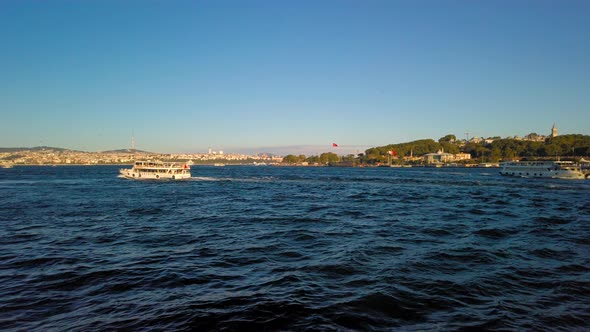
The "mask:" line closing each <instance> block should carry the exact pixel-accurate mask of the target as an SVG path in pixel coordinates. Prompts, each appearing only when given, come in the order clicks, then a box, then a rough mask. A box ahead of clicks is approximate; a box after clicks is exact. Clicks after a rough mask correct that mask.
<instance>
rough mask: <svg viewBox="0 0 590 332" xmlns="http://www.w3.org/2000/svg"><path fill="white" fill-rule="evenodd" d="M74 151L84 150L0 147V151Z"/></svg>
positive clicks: (47, 147)
mask: <svg viewBox="0 0 590 332" xmlns="http://www.w3.org/2000/svg"><path fill="white" fill-rule="evenodd" d="M48 150H51V151H60V152H63V151H72V152H83V151H78V150H70V149H63V148H56V147H52V146H35V147H32V148H25V147H21V148H0V152H18V151H48Z"/></svg>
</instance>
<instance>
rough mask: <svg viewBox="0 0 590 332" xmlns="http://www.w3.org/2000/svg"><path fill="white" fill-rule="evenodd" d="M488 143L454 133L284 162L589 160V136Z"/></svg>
mask: <svg viewBox="0 0 590 332" xmlns="http://www.w3.org/2000/svg"><path fill="white" fill-rule="evenodd" d="M535 136H536V134H534V133H532V134H529V135H527V136H525V137H526V138H527V139H531V138H534V137H535ZM488 141H492V142H490V143H487V142H486V141H485V140H484V141H481V142H479V143H475V142H465V141H458V140H457V139H456V136H455V135H453V134H449V135H446V136H444V137H441V138H440V139H439V140H438V141H435V140H433V139H421V140H416V141H412V142H406V143H400V144H388V145H384V146H377V147H373V148H369V149H367V150H365V153H361V154H359V155H352V154H351V155H347V156H343V157H340V156H338V155H336V154H335V153H332V152H327V153H322V154H321V155H319V156H310V157H306V156H305V155H298V156H295V155H287V156H285V157H284V158H283V162H284V163H289V164H298V163H303V162H307V163H310V164H314V163H318V164H330V163H332V164H337V163H353V164H354V163H357V162H358V163H361V164H378V163H387V162H389V160H390V158H391V159H392V161H393V162H394V163H395V162H398V163H399V160H400V158H402V157H407V156H411V155H413V156H415V157H419V156H422V155H425V154H428V153H435V152H437V151H444V152H447V153H452V154H457V153H460V152H464V153H469V154H470V155H471V158H472V159H474V160H477V161H478V162H498V161H502V160H513V159H525V158H527V159H534V158H558V157H560V158H581V157H585V158H586V159H588V158H589V155H590V136H588V135H580V134H571V135H561V136H557V137H550V138H547V139H545V140H544V141H540V142H539V141H533V140H518V139H514V138H499V137H494V138H493V139H490V140H488ZM392 150H393V151H395V155H396V156H395V157H393V158H392V157H391V154H390V151H392Z"/></svg>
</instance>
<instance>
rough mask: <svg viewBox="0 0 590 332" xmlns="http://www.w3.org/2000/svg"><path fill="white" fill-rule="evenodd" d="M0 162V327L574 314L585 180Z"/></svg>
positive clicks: (423, 325) (587, 216)
mask: <svg viewBox="0 0 590 332" xmlns="http://www.w3.org/2000/svg"><path fill="white" fill-rule="evenodd" d="M117 172H118V167H112V166H91V167H76V166H72V167H66V166H63V167H15V168H13V169H0V329H2V330H5V331H13V330H14V331H51V330H55V331H105V330H107V331H108V330H125V331H128V330H165V331H174V330H314V331H315V330H429V331H430V330H435V331H436V330H444V331H447V330H451V331H452V330H543V331H545V330H563V331H571V330H585V329H588V328H589V326H590V181H575V180H574V181H571V180H570V181H568V180H547V179H520V178H504V177H500V176H499V175H498V174H497V170H494V169H484V170H482V169H415V168H412V169H389V168H371V169H368V168H281V167H246V166H228V167H193V176H194V177H195V178H193V179H192V180H189V181H183V182H149V181H148V182H137V181H131V180H124V179H121V178H118V177H117Z"/></svg>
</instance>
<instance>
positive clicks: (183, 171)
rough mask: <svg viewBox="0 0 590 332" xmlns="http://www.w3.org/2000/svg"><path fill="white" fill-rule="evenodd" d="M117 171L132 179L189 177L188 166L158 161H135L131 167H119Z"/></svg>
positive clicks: (178, 178)
mask: <svg viewBox="0 0 590 332" xmlns="http://www.w3.org/2000/svg"><path fill="white" fill-rule="evenodd" d="M119 173H120V174H121V176H122V177H124V178H127V179H132V180H182V179H188V178H190V177H191V172H190V166H188V165H180V164H177V163H166V162H160V161H136V162H135V164H134V165H133V168H130V169H120V170H119Z"/></svg>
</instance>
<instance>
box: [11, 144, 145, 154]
mask: <svg viewBox="0 0 590 332" xmlns="http://www.w3.org/2000/svg"><path fill="white" fill-rule="evenodd" d="M19 151H30V152H40V151H56V152H79V153H89V152H87V151H79V150H70V149H64V148H56V147H52V146H35V147H32V148H25V147H20V148H2V147H0V153H2V152H19ZM101 153H142V154H154V153H153V152H148V151H142V150H137V149H118V150H110V151H102V152H101Z"/></svg>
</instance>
